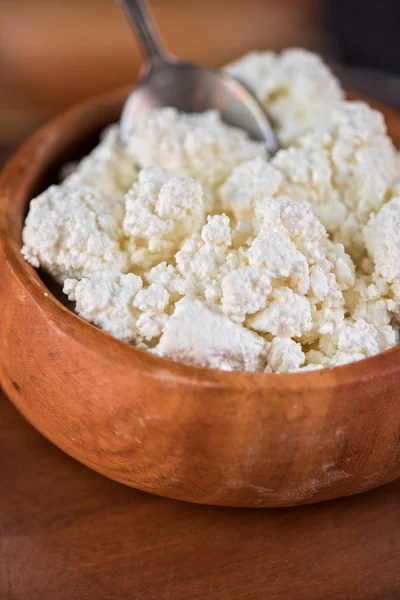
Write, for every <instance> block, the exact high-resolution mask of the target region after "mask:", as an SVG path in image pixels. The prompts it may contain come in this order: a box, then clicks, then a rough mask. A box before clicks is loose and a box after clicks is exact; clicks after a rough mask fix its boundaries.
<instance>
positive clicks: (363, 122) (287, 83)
mask: <svg viewBox="0 0 400 600" xmlns="http://www.w3.org/2000/svg"><path fill="white" fill-rule="evenodd" d="M227 69H228V71H230V72H231V73H232V74H233V75H234V76H236V77H238V78H240V79H242V80H243V81H244V82H245V83H247V85H248V86H249V87H250V88H252V89H253V91H254V93H255V94H256V95H257V97H258V98H259V100H260V101H261V102H262V103H263V104H264V106H265V108H266V109H267V111H268V113H269V115H270V116H271V119H272V122H273V123H274V126H275V128H276V132H277V135H278V138H279V141H280V143H281V146H282V149H281V150H280V151H279V152H278V153H277V154H276V155H275V156H274V157H273V158H270V157H269V156H268V153H267V150H266V148H265V146H264V144H261V143H259V142H254V141H252V140H250V139H249V138H248V136H247V135H246V134H245V133H244V132H243V131H240V130H238V129H235V128H232V127H229V126H227V125H225V124H224V123H223V122H222V121H221V119H220V117H219V115H218V114H217V113H216V112H214V111H210V112H207V113H203V114H199V115H186V114H180V113H178V112H177V111H176V110H175V109H173V108H164V109H155V110H152V111H149V112H148V113H146V114H144V115H142V116H141V117H139V118H138V120H137V122H136V123H135V127H134V129H133V130H132V132H131V136H130V140H129V143H128V144H127V146H126V147H125V148H121V147H120V146H119V144H118V126H117V125H113V126H111V127H110V128H108V129H107V130H106V131H105V132H104V134H103V136H102V139H101V141H100V143H99V145H98V146H97V147H96V148H95V149H94V150H93V151H92V152H91V153H90V154H89V155H88V156H86V157H85V158H84V159H83V160H82V161H80V162H79V163H78V164H77V165H74V166H73V168H72V169H71V168H70V169H68V175H67V177H66V178H65V179H64V180H63V181H62V182H61V183H60V184H59V185H53V186H51V187H50V188H49V189H47V190H46V191H44V192H43V193H42V194H41V195H39V196H38V197H37V198H34V199H33V200H32V201H31V203H30V209H29V213H28V216H27V218H26V222H25V227H24V231H23V248H22V253H23V255H24V257H25V258H26V260H27V261H28V262H30V263H31V264H32V265H33V266H34V267H37V268H39V267H41V268H42V269H44V270H46V271H47V272H48V273H50V274H51V275H52V276H53V277H54V278H55V279H56V280H57V281H58V282H60V283H61V284H62V285H63V290H64V293H65V294H66V295H67V296H68V298H69V299H70V300H71V301H73V302H75V308H76V312H77V313H78V315H80V316H81V317H82V318H84V319H86V320H87V321H89V322H91V323H93V324H94V325H96V326H97V327H100V328H101V329H103V330H104V331H106V332H108V333H109V334H111V335H113V336H115V337H116V338H118V339H120V340H123V341H125V342H128V343H130V344H133V345H135V346H137V347H139V348H142V349H145V350H148V351H150V352H152V353H155V354H158V355H160V356H164V357H169V358H172V359H174V360H180V361H183V362H186V363H191V364H195V365H200V366H204V367H211V368H217V369H224V370H245V371H265V372H278V373H279V372H296V371H302V370H304V371H306V370H314V369H319V368H322V367H333V366H337V365H343V364H345V363H348V362H351V361H356V360H360V359H363V358H366V357H369V356H372V355H374V354H376V353H378V352H381V351H383V350H386V349H388V348H390V347H392V346H394V345H395V344H396V343H397V341H398V339H397V338H398V335H397V330H398V320H399V319H400V160H399V153H398V152H397V151H396V149H395V148H394V146H393V143H392V141H391V140H390V138H389V137H388V135H387V132H386V126H385V123H384V119H383V116H382V115H381V114H380V113H379V112H377V111H375V110H373V109H371V108H370V107H369V106H367V105H366V104H364V103H361V102H349V101H345V100H344V94H343V91H342V89H341V87H340V85H339V83H338V81H337V80H336V78H335V77H334V76H333V75H332V73H331V72H330V70H329V68H328V67H327V66H326V65H325V64H324V63H323V62H322V60H321V59H320V58H319V57H318V56H316V55H314V54H312V53H310V52H307V51H305V50H300V49H291V50H286V51H285V52H283V53H282V54H280V55H277V54H274V53H272V52H255V53H251V54H249V55H247V56H245V57H243V58H241V59H239V60H237V61H236V62H234V63H232V64H231V65H229V66H228V67H227Z"/></svg>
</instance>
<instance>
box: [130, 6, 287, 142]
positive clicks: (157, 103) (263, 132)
mask: <svg viewBox="0 0 400 600" xmlns="http://www.w3.org/2000/svg"><path fill="white" fill-rule="evenodd" d="M120 3H121V5H122V7H123V9H124V11H125V13H126V15H127V17H128V20H129V22H130V23H131V24H132V26H133V28H134V29H135V31H136V33H137V35H138V38H139V41H140V42H141V45H142V48H143V50H144V53H145V55H146V56H147V59H148V62H147V65H146V66H145V68H144V70H143V73H142V76H141V77H140V78H139V80H138V82H137V84H136V87H135V89H134V90H133V91H132V93H131V94H130V96H129V98H128V100H127V102H126V104H125V106H124V109H123V111H122V117H121V122H120V131H121V133H120V140H121V143H122V144H123V145H124V144H126V143H127V140H128V138H129V135H130V133H131V131H132V129H133V127H134V123H135V121H136V120H137V117H138V116H139V115H140V114H141V113H143V112H146V111H148V110H151V109H154V108H163V107H167V106H172V107H174V108H176V109H178V110H179V111H180V112H184V113H202V112H204V111H207V110H217V111H218V112H219V113H220V116H221V119H222V120H223V121H224V122H225V123H226V124H228V125H231V126H234V127H239V128H240V129H243V130H245V131H246V132H247V133H248V135H249V136H250V137H251V138H252V139H254V140H258V141H263V142H265V144H266V146H267V148H268V151H269V152H270V154H274V153H275V152H276V151H277V149H278V145H277V141H276V137H275V134H274V132H273V130H272V127H271V125H270V123H269V121H268V117H267V115H266V113H265V111H264V109H263V107H262V106H261V105H260V103H259V102H258V100H257V99H256V98H255V96H254V95H253V94H252V92H251V91H250V90H249V89H248V88H247V87H246V86H245V85H244V84H242V83H241V82H239V81H238V80H237V79H235V78H234V77H232V76H231V75H229V74H228V73H225V72H224V71H222V70H218V69H211V68H208V67H202V66H200V65H197V64H193V63H188V62H182V61H179V60H177V59H175V58H174V57H171V56H170V55H168V54H167V53H166V51H165V50H164V49H163V47H162V45H161V43H160V41H159V39H158V35H157V33H156V30H155V28H154V26H153V24H152V22H151V20H150V18H149V15H148V13H147V11H146V8H145V4H144V1H143V0H120Z"/></svg>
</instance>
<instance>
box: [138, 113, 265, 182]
mask: <svg viewBox="0 0 400 600" xmlns="http://www.w3.org/2000/svg"><path fill="white" fill-rule="evenodd" d="M128 150H129V154H130V155H131V156H133V157H134V158H135V160H136V162H137V163H138V165H139V166H140V167H142V168H143V167H148V166H151V165H154V164H157V165H160V166H161V167H164V168H166V169H168V170H169V171H170V172H171V173H172V174H174V175H181V176H189V177H193V178H194V179H197V180H198V181H199V182H200V183H201V184H202V185H203V186H205V188H206V189H207V191H209V192H211V193H214V191H215V189H216V188H217V187H218V186H219V185H220V184H221V183H223V181H224V180H225V179H226V177H227V176H228V175H229V174H230V173H231V171H232V169H233V168H234V167H235V166H236V165H238V164H240V163H242V162H243V161H244V160H248V159H250V158H255V157H256V156H260V157H263V158H266V157H267V154H268V153H267V150H266V147H265V145H264V144H262V143H260V142H255V141H252V140H250V139H249V137H248V135H247V134H246V133H245V132H244V131H243V130H241V129H237V128H234V127H228V126H227V125H225V124H224V123H223V122H222V121H221V118H220V116H219V114H218V112H216V111H207V112H205V113H202V114H192V115H188V114H182V113H179V112H178V111H177V110H176V109H174V108H161V109H154V110H151V111H149V112H145V113H143V114H141V115H140V116H139V117H138V118H137V119H136V120H135V123H134V128H133V129H132V132H131V135H130V139H129V142H128Z"/></svg>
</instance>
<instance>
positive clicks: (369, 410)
mask: <svg viewBox="0 0 400 600" xmlns="http://www.w3.org/2000/svg"><path fill="white" fill-rule="evenodd" d="M125 95H126V90H123V91H120V92H117V93H114V94H108V95H106V96H103V97H101V98H98V99H96V100H93V101H91V102H88V103H85V104H84V105H81V106H79V107H77V108H75V109H73V110H72V111H69V112H68V113H66V114H65V115H62V116H61V117H60V118H58V119H57V120H55V121H54V122H52V123H50V124H49V125H47V126H46V127H44V128H43V129H42V130H40V131H39V132H38V133H37V134H36V135H35V136H34V137H33V138H31V139H30V140H29V141H28V142H27V143H26V144H25V145H24V146H23V147H22V148H21V150H20V151H19V152H18V153H17V154H16V155H15V156H14V157H13V158H12V159H11V161H10V163H9V164H8V166H7V167H6V169H5V171H4V172H3V174H2V176H1V180H0V307H1V318H0V381H1V384H2V386H3V387H4V389H5V391H6V393H7V394H8V396H9V397H10V398H11V400H12V401H13V402H14V404H15V405H16V406H17V408H18V409H19V410H20V411H21V412H22V413H23V414H24V415H25V416H26V418H27V419H28V420H29V421H30V422H31V423H32V424H33V425H34V426H35V427H36V428H37V429H38V430H39V431H40V432H42V434H43V435H45V436H46V437H47V438H48V439H49V440H51V441H52V442H54V443H55V444H56V445H57V446H59V447H60V448H62V449H63V450H65V451H66V452H67V453H69V454H70V455H71V456H73V457H75V458H76V459H78V460H79V461H81V462H83V463H85V464H86V465H88V466H90V467H92V468H93V469H95V470H97V471H99V472H100V473H103V474H104V475H106V476H108V477H110V478H112V479H115V480H117V481H120V482H123V483H125V484H127V485H131V486H133V487H136V488H139V489H141V490H145V491H149V492H153V493H157V494H160V495H165V496H169V497H173V498H179V499H183V500H188V501H192V502H201V503H208V504H220V505H226V506H255V507H262V506H290V505H295V504H303V503H308V502H317V501H320V500H325V499H329V498H336V497H339V496H345V495H350V494H354V493H357V492H360V491H363V490H367V489H370V488H372V487H376V486H378V485H381V484H383V483H385V482H388V481H391V480H393V479H395V478H397V477H398V476H400V399H399V392H398V390H399V389H400V348H394V349H392V350H389V351H387V352H385V353H383V354H380V355H377V356H375V357H373V358H371V359H367V360H365V361H362V362H360V363H354V364H352V365H348V366H345V367H339V368H336V369H327V370H323V371H319V372H312V373H302V374H293V375H274V374H262V373H254V374H249V373H224V372H220V371H212V370H209V369H200V368H196V367H190V366H187V365H183V364H179V363H173V362H171V361H167V360H163V359H160V358H158V357H155V356H153V355H151V354H148V353H145V352H143V351H140V350H136V349H134V348H131V347H129V346H128V345H126V344H123V343H121V342H119V341H118V340H115V339H113V338H112V337H110V336H108V335H107V334H105V333H104V332H102V331H99V330H97V329H96V328H94V327H92V326H91V325H89V324H88V323H85V322H83V321H82V320H81V319H79V318H78V317H76V316H75V315H74V314H73V313H71V312H70V311H68V310H67V309H66V308H65V307H64V306H62V305H61V304H60V303H59V302H58V300H56V299H55V298H54V296H53V295H52V294H51V292H50V291H49V290H47V288H46V287H45V285H44V284H43V282H42V281H41V279H40V278H39V276H38V274H37V273H36V272H35V271H34V269H32V268H31V267H30V266H29V265H28V264H26V263H25V262H24V260H23V258H22V257H21V254H20V247H21V229H22V224H23V219H24V215H25V212H26V208H27V205H28V202H29V199H30V198H31V197H32V196H33V195H34V193H36V192H37V191H38V190H39V188H40V186H41V185H44V182H45V181H46V176H47V179H48V177H49V175H48V174H49V173H52V172H53V171H54V168H53V171H52V167H54V164H59V163H60V161H62V160H63V158H64V157H66V156H67V154H68V151H70V150H71V148H75V149H77V148H79V147H80V146H82V144H83V141H84V140H85V139H87V138H88V136H91V135H93V134H94V133H98V132H99V131H100V130H101V129H102V128H103V127H104V126H105V125H107V124H108V123H110V122H112V121H114V120H116V119H117V118H118V115H119V111H120V109H121V106H122V102H123V99H124V97H125ZM385 114H386V118H387V122H388V125H389V129H390V133H391V135H392V136H393V138H394V139H395V141H396V142H399V141H400V118H399V117H398V116H397V115H396V114H394V113H392V112H390V111H386V110H385Z"/></svg>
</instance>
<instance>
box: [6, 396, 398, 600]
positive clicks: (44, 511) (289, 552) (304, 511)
mask: <svg viewBox="0 0 400 600" xmlns="http://www.w3.org/2000/svg"><path fill="white" fill-rule="evenodd" d="M0 480H1V485H2V488H1V493H0V598H1V600H42V599H45V600H122V599H124V600H125V599H126V600H128V599H129V600H367V599H368V600H397V599H398V598H400V569H399V562H400V503H399V495H400V480H399V481H397V482H395V483H392V484H390V485H387V486H384V487H382V488H380V489H379V490H374V491H372V492H368V493H366V494H361V495H359V496H354V497H353V498H346V499H343V500H337V501H333V502H326V503H322V504H319V505H314V506H304V507H298V508H293V509H271V510H249V509H227V508H218V507H208V506H198V505H193V504H187V503H183V502H177V501H173V500H167V499H163V498H159V497H157V496H151V495H148V494H144V493H141V492H137V491H135V490H132V489H129V488H127V487H124V486H121V485H119V484H117V483H114V482H112V481H110V480H108V479H106V478H104V477H101V476H99V475H97V474H96V473H94V472H93V471H90V470H89V469H86V468H85V467H83V466H82V465H80V464H79V463H77V462H76V461H74V460H72V459H70V458H69V457H67V456H66V455H65V454H63V453H61V452H60V451H59V450H57V449H56V448H54V447H53V446H51V444H49V443H48V442H47V441H46V440H44V438H42V437H41V436H40V435H39V434H38V433H37V432H36V431H35V430H34V429H33V428H32V427H30V426H29V425H28V424H27V423H26V422H25V421H24V420H23V419H22V417H21V416H20V415H19V414H18V413H17V411H16V410H15V409H14V408H13V407H12V405H11V404H10V403H9V402H8V401H7V400H6V398H5V397H4V396H2V395H1V392H0Z"/></svg>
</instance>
